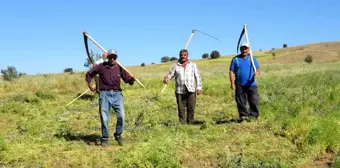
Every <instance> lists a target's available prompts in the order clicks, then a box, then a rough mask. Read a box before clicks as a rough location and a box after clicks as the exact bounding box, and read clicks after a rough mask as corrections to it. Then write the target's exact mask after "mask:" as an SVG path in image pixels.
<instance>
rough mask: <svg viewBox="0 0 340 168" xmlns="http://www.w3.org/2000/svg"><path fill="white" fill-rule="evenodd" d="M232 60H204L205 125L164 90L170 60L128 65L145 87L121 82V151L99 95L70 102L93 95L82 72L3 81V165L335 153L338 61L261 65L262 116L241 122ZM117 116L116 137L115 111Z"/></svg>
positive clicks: (290, 159)
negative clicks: (105, 134) (103, 126)
mask: <svg viewBox="0 0 340 168" xmlns="http://www.w3.org/2000/svg"><path fill="white" fill-rule="evenodd" d="M268 57H270V55H262V56H258V58H259V59H261V58H263V59H266V58H268ZM230 60H231V58H230V57H222V58H220V59H216V60H199V61H197V64H198V66H199V68H200V71H201V74H202V76H203V94H202V95H199V96H198V98H197V106H196V113H195V118H196V119H197V120H199V121H202V122H203V124H198V125H181V124H179V121H178V118H177V109H176V101H175V97H174V82H173V81H172V82H171V83H170V84H169V86H167V88H166V90H165V92H164V93H160V91H161V90H162V88H163V86H164V85H163V84H162V78H163V76H164V75H165V74H166V73H167V71H168V69H169V68H170V64H163V65H151V66H146V67H132V68H129V70H130V71H132V72H133V73H134V74H135V75H136V76H137V77H138V79H139V80H140V81H141V82H142V83H143V84H144V85H145V86H146V89H143V88H142V87H141V86H139V85H138V83H135V85H134V86H129V85H124V84H123V85H122V87H123V89H124V91H123V95H124V99H125V111H126V128H125V132H124V135H123V136H124V138H125V139H126V141H125V144H124V146H122V147H121V146H118V145H117V143H116V142H115V141H113V140H112V141H111V142H110V146H109V147H108V148H106V149H105V148H102V147H100V146H99V137H100V123H99V114H98V102H97V101H98V100H97V98H98V96H97V95H95V97H91V96H90V95H88V99H79V100H77V101H76V102H74V103H73V104H71V105H70V106H66V104H67V103H68V102H70V101H71V100H72V99H73V98H75V97H76V96H78V94H80V93H82V92H84V91H85V90H86V89H87V88H86V83H85V81H84V72H79V73H74V74H47V75H39V76H25V77H22V78H19V79H17V80H15V81H14V82H5V81H1V82H0V93H1V94H0V126H1V129H0V165H1V166H5V167H20V166H24V167H204V166H206V167H303V166H305V165H309V164H311V163H313V160H314V159H316V158H319V157H321V156H324V155H326V154H329V153H331V154H334V157H336V154H337V153H339V149H340V143H339V142H340V113H339V112H340V104H339V100H340V95H339V94H338V93H339V92H340V85H339V83H340V76H339V75H338V74H339V73H340V70H339V68H338V67H339V65H340V63H338V62H335V63H319V64H318V63H312V64H310V65H309V64H305V63H299V64H290V65H278V64H261V67H262V68H261V69H262V75H261V76H259V77H258V78H257V83H258V85H259V94H260V110H261V111H260V118H259V120H257V121H252V122H245V123H236V122H233V121H232V119H237V118H238V114H237V111H236V104H235V101H234V97H233V95H234V93H233V91H232V90H231V89H230V85H229V79H228V68H229V63H230ZM88 94H90V93H88ZM111 117H112V118H111V121H110V122H111V127H110V131H111V137H112V134H113V131H114V125H115V122H116V119H115V115H114V113H112V115H111ZM338 155H339V154H338ZM334 165H339V159H338V158H337V159H335V161H334V164H333V166H334ZM307 167H308V166H307Z"/></svg>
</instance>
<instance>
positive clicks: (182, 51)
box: [179, 49, 189, 56]
mask: <svg viewBox="0 0 340 168" xmlns="http://www.w3.org/2000/svg"><path fill="white" fill-rule="evenodd" d="M184 52H186V53H188V54H189V52H188V50H187V49H181V51H179V56H181V54H182V53H184Z"/></svg>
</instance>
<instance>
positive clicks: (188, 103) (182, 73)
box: [163, 49, 202, 124]
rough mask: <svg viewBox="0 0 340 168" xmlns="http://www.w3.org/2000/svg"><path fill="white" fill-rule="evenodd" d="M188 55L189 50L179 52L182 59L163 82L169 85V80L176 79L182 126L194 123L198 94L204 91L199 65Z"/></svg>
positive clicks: (173, 66)
mask: <svg viewBox="0 0 340 168" xmlns="http://www.w3.org/2000/svg"><path fill="white" fill-rule="evenodd" d="M188 55H189V53H188V50H186V49H182V50H181V51H180V52H179V56H180V59H179V60H178V62H177V63H174V64H173V65H172V66H171V68H170V71H169V73H168V74H167V75H166V76H165V77H164V80H163V82H164V83H165V84H168V82H169V80H171V79H173V78H175V81H176V90H175V93H176V100H177V107H178V117H179V120H180V122H181V123H182V124H186V123H187V124H193V123H194V113H195V112H194V111H195V105H196V94H200V93H201V90H202V79H201V75H200V72H199V70H198V68H197V65H196V64H195V63H194V62H192V61H190V60H189V59H188ZM195 83H196V86H195ZM185 108H186V109H187V114H186V112H185Z"/></svg>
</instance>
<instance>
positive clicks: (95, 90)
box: [87, 83, 97, 93]
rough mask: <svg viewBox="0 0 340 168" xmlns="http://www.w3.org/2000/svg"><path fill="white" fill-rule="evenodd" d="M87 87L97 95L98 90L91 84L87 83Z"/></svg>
mask: <svg viewBox="0 0 340 168" xmlns="http://www.w3.org/2000/svg"><path fill="white" fill-rule="evenodd" d="M87 86H88V87H89V89H90V90H91V91H92V92H93V93H97V88H96V87H95V86H94V87H92V86H91V83H87Z"/></svg>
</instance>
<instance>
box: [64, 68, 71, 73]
mask: <svg viewBox="0 0 340 168" xmlns="http://www.w3.org/2000/svg"><path fill="white" fill-rule="evenodd" d="M64 72H71V73H73V69H72V68H65V69H64Z"/></svg>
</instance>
